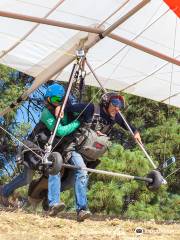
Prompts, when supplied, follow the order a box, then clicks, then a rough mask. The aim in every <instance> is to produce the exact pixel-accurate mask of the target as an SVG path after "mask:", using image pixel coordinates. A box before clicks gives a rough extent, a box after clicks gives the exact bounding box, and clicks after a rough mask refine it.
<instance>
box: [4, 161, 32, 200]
mask: <svg viewBox="0 0 180 240" xmlns="http://www.w3.org/2000/svg"><path fill="white" fill-rule="evenodd" d="M32 178H33V170H32V169H30V168H28V167H26V166H24V170H23V172H22V173H20V174H19V175H18V176H16V177H15V178H13V179H12V181H11V182H9V183H8V184H5V185H4V186H3V189H2V194H3V196H4V197H9V196H10V195H11V194H12V193H13V192H14V190H16V189H17V188H20V187H23V186H25V185H27V184H29V183H30V182H31V181H32Z"/></svg>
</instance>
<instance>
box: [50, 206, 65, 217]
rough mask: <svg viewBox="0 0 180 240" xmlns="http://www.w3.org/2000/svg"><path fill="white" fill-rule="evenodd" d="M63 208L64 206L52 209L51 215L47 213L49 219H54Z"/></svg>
mask: <svg viewBox="0 0 180 240" xmlns="http://www.w3.org/2000/svg"><path fill="white" fill-rule="evenodd" d="M64 208H65V205H60V206H59V207H57V208H54V209H53V210H52V213H49V216H51V217H55V216H56V215H57V214H58V213H59V212H62V211H63V210H64Z"/></svg>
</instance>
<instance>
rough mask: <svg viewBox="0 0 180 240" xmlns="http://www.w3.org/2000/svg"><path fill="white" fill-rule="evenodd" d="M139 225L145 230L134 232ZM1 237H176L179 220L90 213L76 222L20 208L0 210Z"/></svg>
mask: <svg viewBox="0 0 180 240" xmlns="http://www.w3.org/2000/svg"><path fill="white" fill-rule="evenodd" d="M137 227H141V228H142V229H143V230H144V233H143V234H142V235H141V236H139V237H138V236H137V234H135V229H136V228H137ZM0 239H1V240H32V239H36V240H55V239H61V240H65V239H68V240H81V239H86V240H90V239H94V240H99V239H100V240H108V239H114V240H118V239H119V240H135V239H142V240H155V239H158V240H170V239H171V240H179V239H180V223H155V222H154V221H147V222H140V221H129V220H120V219H117V218H114V219H113V218H112V219H110V218H108V217H105V216H93V217H91V219H90V220H86V221H85V222H83V223H78V222H76V220H75V214H73V213H71V214H68V215H67V214H65V213H62V214H61V215H60V216H59V217H56V218H50V217H43V216H42V215H40V214H32V213H31V214H29V213H26V212H22V211H20V210H18V211H16V212H11V211H4V210H2V211H0Z"/></svg>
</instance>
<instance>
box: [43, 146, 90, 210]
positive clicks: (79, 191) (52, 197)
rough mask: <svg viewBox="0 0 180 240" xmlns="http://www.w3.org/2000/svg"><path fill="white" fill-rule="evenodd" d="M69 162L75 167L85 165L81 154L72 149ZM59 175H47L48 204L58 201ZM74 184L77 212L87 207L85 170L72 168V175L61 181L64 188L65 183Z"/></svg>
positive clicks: (86, 177)
mask: <svg viewBox="0 0 180 240" xmlns="http://www.w3.org/2000/svg"><path fill="white" fill-rule="evenodd" d="M69 162H70V164H72V165H75V166H77V167H86V165H85V163H84V160H83V158H82V156H81V155H80V154H79V153H77V152H75V151H73V152H72V157H71V159H70V161H69ZM60 178H61V177H60V175H54V176H53V175H49V178H48V200H49V206H53V205H56V204H58V203H59V202H60V191H61V181H60ZM72 180H73V185H74V192H75V201H76V210H77V212H79V211H80V210H86V209H87V184H88V174H87V171H85V170H78V169H77V170H74V172H72V176H70V179H67V180H66V181H65V183H63V186H62V187H63V189H66V185H67V186H68V185H69V184H72Z"/></svg>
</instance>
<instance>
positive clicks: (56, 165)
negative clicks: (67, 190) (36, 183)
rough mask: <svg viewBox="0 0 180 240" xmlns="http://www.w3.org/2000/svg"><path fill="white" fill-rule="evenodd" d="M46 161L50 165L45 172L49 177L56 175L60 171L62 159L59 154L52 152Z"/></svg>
mask: <svg viewBox="0 0 180 240" xmlns="http://www.w3.org/2000/svg"><path fill="white" fill-rule="evenodd" d="M48 160H49V161H50V162H52V165H51V166H50V167H49V168H48V170H47V172H48V174H50V175H56V174H58V173H59V172H60V171H61V168H62V164H63V159H62V156H61V154H60V153H59V152H52V153H51V154H50V155H49V157H48Z"/></svg>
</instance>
